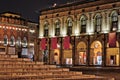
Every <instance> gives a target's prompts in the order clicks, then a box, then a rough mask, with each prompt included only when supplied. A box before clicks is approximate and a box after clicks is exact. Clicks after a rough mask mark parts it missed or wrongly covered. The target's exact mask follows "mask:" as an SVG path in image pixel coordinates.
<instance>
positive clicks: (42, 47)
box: [40, 38, 46, 50]
mask: <svg viewBox="0 0 120 80" xmlns="http://www.w3.org/2000/svg"><path fill="white" fill-rule="evenodd" d="M40 48H41V50H45V49H46V38H42V39H41V42H40Z"/></svg>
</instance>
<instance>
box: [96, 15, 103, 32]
mask: <svg viewBox="0 0 120 80" xmlns="http://www.w3.org/2000/svg"><path fill="white" fill-rule="evenodd" d="M101 24H102V18H101V16H100V15H97V16H96V17H95V32H100V31H101Z"/></svg>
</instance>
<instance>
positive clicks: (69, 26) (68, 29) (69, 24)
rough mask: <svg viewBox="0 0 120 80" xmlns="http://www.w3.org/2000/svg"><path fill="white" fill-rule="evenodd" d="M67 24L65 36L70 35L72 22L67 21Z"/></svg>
mask: <svg viewBox="0 0 120 80" xmlns="http://www.w3.org/2000/svg"><path fill="white" fill-rule="evenodd" d="M67 24H68V27H67V35H69V36H70V35H72V26H73V24H72V20H68V22H67Z"/></svg>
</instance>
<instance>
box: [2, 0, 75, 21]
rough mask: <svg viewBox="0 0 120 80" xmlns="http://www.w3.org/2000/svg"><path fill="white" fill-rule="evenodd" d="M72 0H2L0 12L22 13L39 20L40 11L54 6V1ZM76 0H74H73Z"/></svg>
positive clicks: (66, 0)
mask: <svg viewBox="0 0 120 80" xmlns="http://www.w3.org/2000/svg"><path fill="white" fill-rule="evenodd" d="M68 1H72V0H0V13H2V12H7V11H10V12H14V13H20V14H21V15H22V16H23V18H25V19H29V20H31V21H33V22H38V16H39V11H40V10H41V9H44V8H48V7H50V6H52V5H53V4H54V3H56V4H57V5H58V4H65V3H67V2H68ZM73 1H74V0H73Z"/></svg>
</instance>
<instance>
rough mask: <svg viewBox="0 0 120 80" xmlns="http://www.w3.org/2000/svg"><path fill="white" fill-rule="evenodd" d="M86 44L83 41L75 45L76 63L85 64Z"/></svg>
mask: <svg viewBox="0 0 120 80" xmlns="http://www.w3.org/2000/svg"><path fill="white" fill-rule="evenodd" d="M86 48H87V46H86V44H85V42H79V43H78V45H77V55H76V61H77V64H78V65H85V64H86V53H87V51H86Z"/></svg>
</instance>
